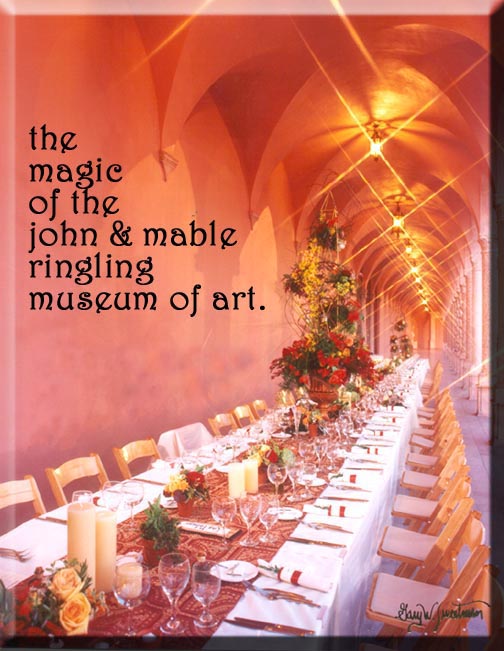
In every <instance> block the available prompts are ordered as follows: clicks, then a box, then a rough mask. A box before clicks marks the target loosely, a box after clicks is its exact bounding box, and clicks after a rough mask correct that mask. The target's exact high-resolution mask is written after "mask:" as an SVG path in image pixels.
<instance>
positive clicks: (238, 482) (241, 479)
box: [228, 462, 245, 497]
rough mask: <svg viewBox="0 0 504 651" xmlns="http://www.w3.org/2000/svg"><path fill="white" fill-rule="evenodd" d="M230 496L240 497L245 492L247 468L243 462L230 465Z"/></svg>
mask: <svg viewBox="0 0 504 651" xmlns="http://www.w3.org/2000/svg"><path fill="white" fill-rule="evenodd" d="M228 488H229V497H240V495H241V494H242V493H244V492H245V468H244V467H243V464H242V463H238V462H235V463H230V464H229V465H228Z"/></svg>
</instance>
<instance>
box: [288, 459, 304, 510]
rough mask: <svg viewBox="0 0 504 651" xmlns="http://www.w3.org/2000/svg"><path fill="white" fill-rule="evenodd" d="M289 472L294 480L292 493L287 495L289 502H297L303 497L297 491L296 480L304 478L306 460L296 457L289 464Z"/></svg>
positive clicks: (290, 477) (292, 480)
mask: <svg viewBox="0 0 504 651" xmlns="http://www.w3.org/2000/svg"><path fill="white" fill-rule="evenodd" d="M287 473H288V475H289V479H290V480H291V482H292V495H289V496H288V497H287V501H288V502H297V501H299V500H300V499H301V498H300V497H299V496H298V495H297V493H296V482H298V481H299V480H300V479H302V478H303V473H304V461H303V459H295V460H294V461H293V462H292V463H290V464H289V465H288V466H287Z"/></svg>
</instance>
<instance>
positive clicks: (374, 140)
mask: <svg viewBox="0 0 504 651" xmlns="http://www.w3.org/2000/svg"><path fill="white" fill-rule="evenodd" d="M386 126H387V125H386V124H385V123H384V122H379V121H378V120H374V121H373V122H371V124H368V126H367V132H368V136H369V154H370V156H372V157H373V158H374V160H378V159H379V158H381V157H382V156H383V153H382V145H383V129H384V128H385V127H386Z"/></svg>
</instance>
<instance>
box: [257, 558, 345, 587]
mask: <svg viewBox="0 0 504 651" xmlns="http://www.w3.org/2000/svg"><path fill="white" fill-rule="evenodd" d="M257 567H258V568H259V572H260V573H261V574H264V575H265V576H269V577H270V578H272V579H278V580H279V581H284V582H285V583H292V584H293V585H301V586H303V587H304V588H311V589H312V590H319V591H320V592H329V590H330V589H331V586H332V582H331V581H330V580H329V579H327V578H325V577H323V576H315V575H314V574H311V573H309V572H307V571H305V570H299V569H295V568H292V567H287V566H285V567H278V566H275V565H271V564H270V563H268V562H267V561H265V560H263V559H262V558H260V559H259V560H258V561H257Z"/></svg>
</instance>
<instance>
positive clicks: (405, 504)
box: [392, 495, 438, 520]
mask: <svg viewBox="0 0 504 651" xmlns="http://www.w3.org/2000/svg"><path fill="white" fill-rule="evenodd" d="M437 506H438V502H436V500H427V499H424V498H423V497H411V496H410V495H397V496H396V498H395V500H394V505H393V507H392V515H396V516H398V515H402V514H406V515H408V516H411V517H412V518H420V519H422V520H427V519H429V518H431V517H432V514H433V513H434V511H435V510H436V507H437Z"/></svg>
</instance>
